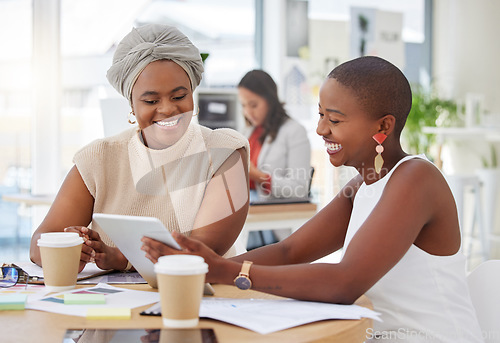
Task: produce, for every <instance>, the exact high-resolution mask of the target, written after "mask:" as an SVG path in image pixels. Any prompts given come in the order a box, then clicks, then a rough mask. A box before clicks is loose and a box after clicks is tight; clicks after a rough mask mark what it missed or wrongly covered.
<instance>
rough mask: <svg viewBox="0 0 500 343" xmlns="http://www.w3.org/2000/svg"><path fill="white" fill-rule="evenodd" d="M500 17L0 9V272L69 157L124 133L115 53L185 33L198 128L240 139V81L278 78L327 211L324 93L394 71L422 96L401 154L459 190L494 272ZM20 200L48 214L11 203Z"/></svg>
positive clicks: (170, 8)
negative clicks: (198, 74) (351, 72)
mask: <svg viewBox="0 0 500 343" xmlns="http://www.w3.org/2000/svg"><path fill="white" fill-rule="evenodd" d="M498 13H500V2H498V1H491V0H477V1H474V2H471V1H469V0H406V1H399V0H380V1H376V2H375V1H370V0H337V1H329V0H308V1H307V0H239V1H231V0H210V1H205V0H182V1H181V0H0V44H1V46H2V53H1V54H0V120H1V125H0V196H2V197H3V198H2V199H4V200H2V201H0V252H1V253H0V254H1V256H0V257H1V258H2V260H4V259H13V260H18V261H19V260H26V259H27V253H26V250H25V249H26V247H27V245H28V242H29V237H30V235H31V232H32V230H33V229H34V228H36V227H37V225H38V224H39V222H40V220H41V219H42V218H43V216H44V215H45V213H46V211H47V209H48V205H47V204H49V203H50V196H51V195H52V194H54V192H56V191H57V189H58V188H59V185H60V183H61V182H62V180H63V178H64V176H65V174H66V173H67V171H68V170H69V169H70V167H71V166H72V157H73V155H74V153H75V152H76V151H77V150H78V149H79V148H80V147H82V146H83V145H85V144H87V143H89V142H90V141H92V140H94V139H96V138H100V137H103V136H104V135H110V134H112V133H114V132H117V131H119V130H122V129H125V128H127V127H128V126H129V124H128V123H127V114H128V112H129V109H128V104H127V103H126V102H123V100H121V99H120V97H119V95H118V94H117V93H116V92H115V91H114V90H113V89H112V88H111V87H110V86H109V85H108V83H107V80H106V77H105V75H106V71H107V69H108V68H109V66H110V64H111V56H112V55H113V52H114V49H115V46H116V43H117V42H118V41H119V40H120V39H121V38H122V37H123V36H124V35H125V34H126V33H127V32H129V31H130V28H131V27H132V26H138V25H141V24H145V23H151V22H161V23H165V24H170V25H175V26H178V27H179V28H180V29H181V31H182V32H184V33H185V34H186V35H187V36H188V37H189V38H190V39H191V40H192V41H193V43H194V44H195V45H197V46H198V47H199V48H200V50H201V52H202V53H203V54H205V55H204V56H205V57H206V60H205V73H204V79H203V83H202V85H201V87H200V88H199V90H198V91H197V93H196V95H195V96H196V101H197V102H198V104H199V106H200V116H199V120H200V122H202V124H204V125H207V126H211V127H221V126H224V127H233V128H235V129H238V130H239V129H241V127H242V125H243V115H242V113H241V107H240V104H239V103H238V98H237V91H236V85H237V83H238V81H239V80H240V79H241V77H242V76H243V75H244V74H245V73H246V72H247V71H248V70H251V69H264V70H265V71H267V72H268V73H269V74H271V76H272V77H273V79H274V80H275V81H276V82H277V84H278V89H279V92H280V97H281V99H282V101H283V102H285V104H286V109H287V112H288V113H289V114H290V116H291V117H293V118H294V119H295V120H297V121H299V122H300V123H301V124H302V125H303V126H304V127H306V129H307V132H308V135H309V140H310V142H311V146H312V155H311V156H312V158H311V163H312V166H313V167H314V168H315V175H314V179H313V184H312V188H311V192H312V195H313V201H315V202H316V203H318V207H319V208H321V206H323V205H324V204H325V203H326V202H327V201H328V200H329V199H331V198H332V197H333V195H334V194H335V193H336V192H337V191H338V189H339V188H340V187H341V186H342V185H343V184H344V183H345V182H346V181H347V180H348V179H349V178H350V177H351V176H352V175H353V173H354V171H353V170H351V169H349V168H334V167H332V166H331V165H330V164H329V163H328V158H327V157H326V155H325V152H324V147H323V143H322V140H321V139H319V138H318V137H317V135H316V133H315V128H316V122H317V116H318V115H317V101H318V90H319V86H320V85H321V82H322V81H323V79H324V77H325V76H326V75H327V73H328V72H329V71H330V70H331V69H332V68H333V67H335V66H336V65H338V64H340V63H342V62H344V61H346V60H348V59H350V58H353V57H357V56H360V55H364V54H368V55H372V54H374V55H379V56H382V57H384V58H386V59H389V60H390V61H391V62H393V63H395V64H396V65H398V66H399V67H400V68H401V69H402V70H403V71H404V73H405V75H406V76H407V77H408V78H409V80H410V81H411V83H412V85H413V87H414V93H415V97H414V104H416V105H414V110H413V112H412V114H411V118H412V119H411V121H409V123H408V127H407V128H406V129H405V130H406V131H405V133H404V135H405V144H406V146H407V149H408V150H409V152H411V153H426V154H428V155H429V157H430V158H432V159H433V160H434V161H435V162H436V163H437V164H438V165H439V166H440V167H441V168H442V170H443V172H444V173H445V174H446V175H447V176H449V177H450V180H452V181H453V182H454V185H456V187H455V188H454V191H455V192H456V197H457V199H459V201H458V203H459V205H460V208H459V211H460V214H461V218H462V219H461V221H462V222H461V224H462V227H463V230H464V237H465V241H464V249H467V254H468V256H469V257H471V258H472V257H475V258H476V260H472V259H471V261H473V262H471V265H472V263H476V262H474V261H480V260H483V259H486V258H491V257H492V256H497V257H498V256H500V254H499V253H498V251H499V249H498V247H499V245H498V244H497V240H498V239H497V238H496V237H497V236H494V235H493V236H490V233H493V234H494V233H496V232H499V231H500V228H499V218H498V217H495V213H496V212H499V211H498V207H499V202H498V201H496V198H498V196H497V193H498V189H497V188H495V187H497V186H496V183H495V180H496V181H498V179H499V177H498V175H499V174H498V170H499V167H498V163H497V161H498V151H499V150H500V147H499V144H500V143H499V142H500V124H499V123H500V114H499V113H500V82H499V81H498V80H500V68H499V67H498V62H497V61H496V59H497V58H496V56H498V55H499V54H500V46H499V45H498V44H497V43H496V37H495V33H496V32H498V31H499V30H500V23H499V22H498V20H497V14H498ZM490 171H491V173H490ZM485 175H486V176H485ZM492 175H493V176H492ZM487 191H489V192H487ZM19 194H26V195H29V198H30V199H31V200H33V199H35V200H36V199H37V198H38V197H40V199H42V201H40V202H41V203H45V205H43V204H42V205H33V204H34V203H39V202H36V201H35V202H33V201H31V202H30V201H25V200H18V201H15V200H14V201H13V200H12V197H10V200H9V195H19ZM44 196H48V197H44ZM487 197H489V198H487ZM0 262H7V261H0Z"/></svg>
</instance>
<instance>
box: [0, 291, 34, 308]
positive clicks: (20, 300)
mask: <svg viewBox="0 0 500 343" xmlns="http://www.w3.org/2000/svg"><path fill="white" fill-rule="evenodd" d="M27 298H28V296H27V295H26V294H0V310H24V305H25V304H26V299H27Z"/></svg>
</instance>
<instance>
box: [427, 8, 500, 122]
mask: <svg viewBox="0 0 500 343" xmlns="http://www.w3.org/2000/svg"><path fill="white" fill-rule="evenodd" d="M499 14H500V1H492V0H475V1H470V0H435V1H434V21H433V25H434V29H433V33H434V42H433V62H434V69H433V77H434V80H435V82H436V83H437V85H438V86H439V88H440V89H441V90H442V92H443V93H444V95H446V96H451V97H454V98H456V99H465V94H466V93H467V92H474V93H483V94H484V95H485V103H484V105H485V110H487V111H490V112H492V113H500V82H499V81H498V80H500V66H499V61H498V56H499V55H500V44H498V32H500V21H499V20H498V15H499Z"/></svg>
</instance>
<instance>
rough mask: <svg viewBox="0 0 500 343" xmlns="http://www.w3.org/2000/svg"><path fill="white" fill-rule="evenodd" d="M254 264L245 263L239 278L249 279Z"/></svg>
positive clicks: (250, 262)
mask: <svg viewBox="0 0 500 343" xmlns="http://www.w3.org/2000/svg"><path fill="white" fill-rule="evenodd" d="M252 263H253V262H252V261H243V264H242V265H241V271H240V274H239V276H246V277H248V276H249V275H250V267H251V266H252Z"/></svg>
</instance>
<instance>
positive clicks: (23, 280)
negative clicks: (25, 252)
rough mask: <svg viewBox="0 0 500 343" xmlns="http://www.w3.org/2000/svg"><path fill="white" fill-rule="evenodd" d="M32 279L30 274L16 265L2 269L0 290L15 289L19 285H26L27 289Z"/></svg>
mask: <svg viewBox="0 0 500 343" xmlns="http://www.w3.org/2000/svg"><path fill="white" fill-rule="evenodd" d="M30 279H31V277H30V276H29V274H28V273H26V272H25V271H24V270H22V269H21V268H19V267H18V266H16V265H14V264H12V265H3V266H2V267H0V288H7V287H13V286H15V285H17V284H18V283H19V284H25V288H27V287H28V281H30Z"/></svg>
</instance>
